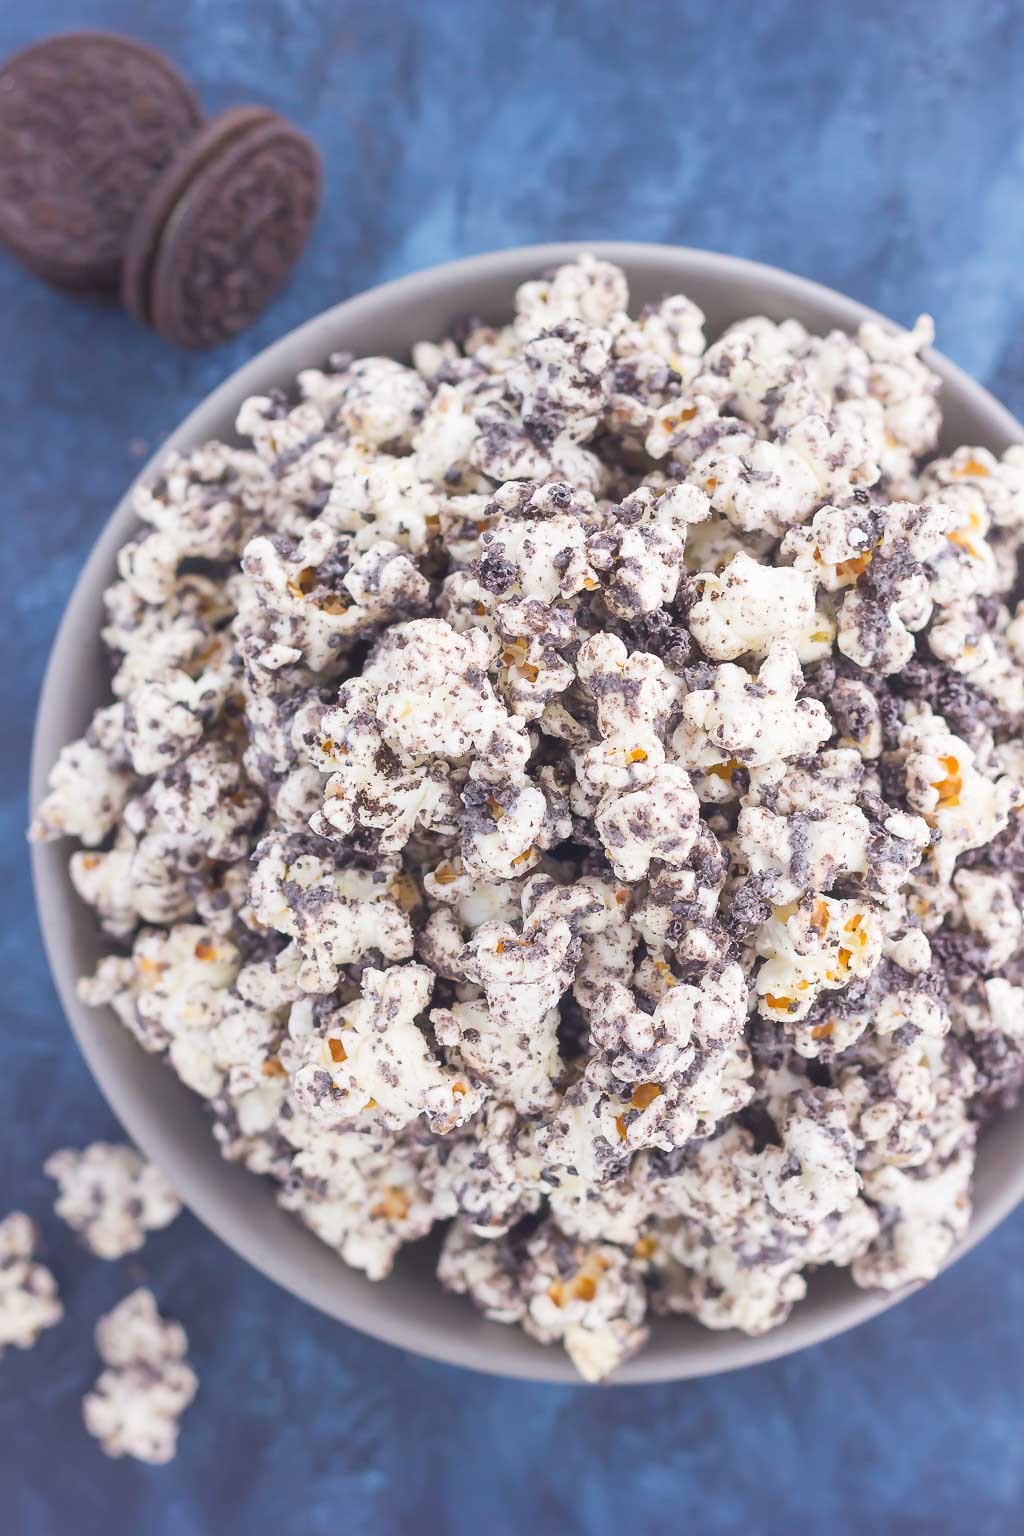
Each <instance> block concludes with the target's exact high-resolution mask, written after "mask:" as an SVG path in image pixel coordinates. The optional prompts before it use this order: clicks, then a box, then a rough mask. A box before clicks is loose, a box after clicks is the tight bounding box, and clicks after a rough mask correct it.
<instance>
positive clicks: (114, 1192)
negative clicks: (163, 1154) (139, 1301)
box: [43, 1141, 181, 1259]
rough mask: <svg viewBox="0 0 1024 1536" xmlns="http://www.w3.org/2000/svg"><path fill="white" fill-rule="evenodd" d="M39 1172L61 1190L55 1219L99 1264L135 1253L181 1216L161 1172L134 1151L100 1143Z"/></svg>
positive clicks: (67, 1153) (55, 1156)
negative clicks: (77, 1237)
mask: <svg viewBox="0 0 1024 1536" xmlns="http://www.w3.org/2000/svg"><path fill="white" fill-rule="evenodd" d="M43 1172H44V1173H46V1174H47V1175H48V1177H49V1178H51V1179H56V1181H57V1185H58V1188H59V1190H60V1193H59V1195H58V1196H57V1199H56V1201H55V1202H54V1210H55V1211H56V1212H57V1215H58V1216H60V1217H61V1219H62V1220H64V1221H66V1222H67V1224H68V1226H69V1227H71V1228H73V1230H74V1231H76V1232H78V1233H79V1234H80V1235H81V1238H82V1241H83V1242H84V1243H85V1246H86V1247H87V1248H88V1249H89V1250H90V1252H91V1253H94V1254H96V1256H97V1257H98V1258H101V1259H120V1258H123V1257H124V1255H125V1254H126V1253H136V1252H137V1251H138V1249H140V1248H141V1247H142V1245H143V1243H144V1242H145V1240H146V1233H147V1232H150V1231H154V1230H156V1229H157V1228H159V1227H166V1226H167V1225H169V1223H170V1222H172V1221H173V1220H174V1218H175V1217H176V1216H177V1214H178V1212H179V1211H180V1210H181V1201H180V1200H179V1199H178V1197H177V1195H176V1194H175V1193H174V1191H173V1189H172V1188H171V1186H170V1185H169V1184H168V1182H167V1180H166V1179H165V1178H164V1176H163V1174H162V1173H161V1172H160V1170H159V1169H158V1168H154V1167H153V1165H152V1163H147V1162H145V1161H144V1160H143V1159H142V1158H141V1157H140V1156H139V1154H138V1153H137V1152H136V1151H135V1150H134V1148H132V1147H117V1146H110V1145H108V1143H106V1142H102V1141H97V1142H94V1143H93V1145H92V1146H91V1147H86V1148H85V1150H84V1151H82V1152H76V1151H75V1150H73V1149H72V1148H70V1147H67V1148H65V1149H64V1150H63V1151H61V1152H53V1153H51V1154H50V1156H49V1157H48V1158H47V1159H46V1163H45V1164H44V1167H43Z"/></svg>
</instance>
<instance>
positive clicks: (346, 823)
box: [2, 256, 1024, 1458]
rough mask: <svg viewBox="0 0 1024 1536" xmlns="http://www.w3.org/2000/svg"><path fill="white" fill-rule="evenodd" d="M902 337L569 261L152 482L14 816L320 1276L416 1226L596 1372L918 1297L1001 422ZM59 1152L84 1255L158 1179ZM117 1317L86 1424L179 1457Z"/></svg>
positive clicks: (982, 1046)
mask: <svg viewBox="0 0 1024 1536" xmlns="http://www.w3.org/2000/svg"><path fill="white" fill-rule="evenodd" d="M931 335H932V329H931V323H930V322H929V321H927V320H921V321H919V322H918V324H917V325H916V326H915V327H914V329H913V330H912V331H908V332H902V331H897V330H895V329H889V328H886V327H884V326H879V325H877V324H865V325H863V326H861V327H860V329H859V331H858V332H857V334H856V335H854V336H851V335H846V334H844V333H841V332H833V333H832V334H830V335H828V336H825V337H818V336H812V335H809V334H808V333H807V331H806V330H805V329H804V327H803V326H802V325H800V324H799V323H798V322H797V321H795V320H786V321H782V322H781V323H780V322H774V321H770V320H768V319H765V318H764V317H757V316H755V317H752V318H749V319H744V320H739V321H737V322H736V323H735V324H734V325H732V326H730V328H729V329H728V330H727V331H726V332H725V333H724V334H723V335H721V336H719V337H717V338H713V339H711V340H710V342H709V341H708V339H707V338H706V337H705V333H704V317H703V316H702V315H701V313H700V311H699V309H698V308H697V307H696V306H695V305H694V304H693V303H692V302H691V301H690V300H689V299H687V298H686V297H685V296H683V295H672V296H668V297H666V298H664V299H663V300H662V301H661V302H660V303H658V304H655V305H653V306H648V307H647V308H645V309H643V310H641V311H640V313H639V314H636V315H633V316H630V314H629V294H628V289H627V284H626V280H625V277H624V275H623V274H622V273H621V272H620V271H619V270H618V269H617V268H616V267H615V266H613V265H611V264H610V263H608V262H605V261H601V260H598V259H596V258H594V257H589V256H584V257H581V258H580V259H579V260H578V261H575V262H572V263H569V264H568V265H566V266H563V267H561V268H559V269H558V270H557V271H554V272H550V273H547V274H544V275H542V276H539V277H538V278H537V279H536V280H535V281H532V282H529V283H526V284H524V285H523V287H522V288H521V289H520V290H519V293H518V294H517V297H516V303H515V312H514V314H513V315H512V316H511V317H510V319H509V323H508V324H507V325H505V326H498V327H494V326H484V325H481V324H480V323H478V322H476V321H470V322H467V323H466V324H465V325H463V326H461V327H460V328H459V329H458V332H457V335H456V336H453V337H452V338H449V339H446V340H443V341H441V342H435V341H429V342H423V343H421V344H420V345H418V346H417V347H415V348H414V350H413V363H412V366H407V365H406V364H404V363H402V362H400V361H396V360H394V359H389V358H372V357H371V358H360V359H353V358H351V357H349V356H337V357H335V358H332V359H331V360H330V362H329V363H328V365H327V366H326V367H325V368H324V369H322V370H321V369H309V370H306V371H305V372H304V373H302V374H301V375H300V377H299V379H298V381H297V384H296V387H295V390H294V391H293V393H292V394H290V395H288V394H285V393H282V392H274V393H272V394H270V395H265V396H259V397H254V398H253V399H251V400H249V401H247V402H246V404H245V405H244V406H243V408H242V410H241V412H240V415H239V421H238V427H239V431H240V433H241V435H242V436H243V437H245V438H248V439H249V441H250V443H251V446H250V447H246V448H229V447H225V446H223V445H220V444H216V443H213V444H207V445H205V446H203V447H201V448H199V449H197V450H195V451H194V452H192V453H191V454H185V455H181V454H178V455H175V456H174V457H173V458H172V459H171V460H170V461H169V462H168V463H167V465H166V467H165V469H164V471H163V474H162V476H161V478H160V479H159V480H158V481H157V482H156V483H155V484H154V485H152V486H150V487H147V488H146V489H145V490H143V491H140V492H139V493H138V494H137V511H138V514H139V519H140V523H141V525H142V528H141V532H140V533H139V534H138V535H137V537H136V538H134V539H133V540H132V542H131V543H130V544H129V545H128V546H126V548H125V549H124V550H123V551H122V554H121V557H120V559H119V562H118V579H117V580H116V581H115V583H114V584H113V586H112V587H111V588H110V591H109V592H108V594H107V600H106V618H105V624H104V627H103V638H104V641H105V643H106V645H107V648H108V651H109V653H110V660H111V669H112V700H113V701H112V702H111V703H109V704H107V705H105V706H104V707H103V708H102V709H100V710H99V711H98V712H97V714H96V716H95V718H94V719H93V721H92V723H91V725H90V727H89V730H88V731H87V733H86V735H85V736H84V737H83V738H82V740H80V741H78V742H74V743H72V744H70V745H69V746H67V747H65V749H64V750H63V752H62V753H61V754H60V757H59V759H58V761H57V763H56V764H55V766H54V768H53V771H52V775H51V780H50V791H49V793H48V795H47V796H46V797H45V799H44V800H43V802H42V804H41V805H40V806H39V807H38V809H37V812H36V818H35V821H34V822H33V826H32V833H31V835H32V836H33V837H35V838H39V839H53V838H59V837H64V836H69V837H73V838H75V839H77V841H78V842H79V843H80V844H82V845H83V846H82V848H81V849H80V850H79V851H77V852H75V853H74V854H72V859H71V873H72V878H73V880H74V883H75V885H76V888H77V889H78V891H79V893H80V894H81V896H82V898H83V899H84V900H85V901H86V902H88V903H89V904H90V905H91V906H92V907H94V909H95V911H96V914H97V919H98V921H99V923H100V924H101V926H102V928H103V929H104V931H105V932H107V933H108V934H109V935H110V937H111V939H112V940H115V941H117V942H118V943H119V944H120V946H121V947H120V948H119V949H117V950H112V952H111V953H110V954H109V955H108V956H107V957H106V958H105V959H103V960H102V961H101V963H100V965H99V967H98V969H97V971H96V974H95V976H93V977H90V978H86V979H84V980H83V982H82V984H81V986H82V995H83V996H84V997H85V998H86V1000H87V1001H89V1002H90V1003H93V1004H95V1005H97V1006H100V1005H110V1006H112V1007H113V1009H114V1011H115V1012H116V1014H117V1015H118V1016H119V1018H120V1019H121V1020H122V1021H123V1023H124V1024H125V1026H126V1027H127V1028H128V1029H129V1030H130V1031H131V1032H132V1033H133V1034H134V1035H135V1037H136V1038H137V1040H138V1041H139V1043H140V1044H141V1045H142V1046H143V1048H144V1049H146V1050H148V1051H152V1052H155V1053H158V1054H162V1055H164V1056H165V1057H166V1059H167V1061H168V1062H169V1064H170V1065H171V1066H172V1068H173V1069H174V1070H175V1071H176V1072H177V1073H178V1075H179V1076H180V1077H181V1078H182V1079H183V1080H184V1081H185V1082H186V1083H187V1084H188V1085H189V1086H190V1087H192V1088H193V1089H194V1090H195V1091H196V1092H197V1093H199V1094H200V1095H202V1096H203V1098H204V1099H205V1100H206V1101H207V1103H208V1105H209V1108H210V1112H211V1116H212V1120H213V1127H214V1132H215V1135H216V1138H217V1140H218V1142H219V1144H220V1146H221V1149H222V1151H223V1153H224V1155H225V1156H226V1157H229V1158H232V1159H235V1160H238V1161H240V1162H242V1163H244V1164H245V1166H246V1167H248V1168H250V1169H252V1170H253V1171H256V1172H260V1173H263V1174H269V1175H270V1176H272V1177H273V1178H274V1179H276V1180H277V1181H278V1183H279V1184H280V1185H281V1186H282V1189H281V1200H282V1202H283V1204H284V1205H285V1206H286V1207H287V1208H288V1209H289V1210H292V1211H294V1212H295V1213H296V1214H297V1215H298V1217H299V1218H300V1219H301V1220H303V1221H304V1222H306V1223H307V1224H308V1225H309V1226H310V1227H311V1228H312V1230H313V1231H314V1232H316V1233H317V1234H318V1235H319V1236H320V1237H321V1238H322V1239H323V1241H324V1242H326V1243H328V1244H329V1245H330V1246H332V1247H333V1248H335V1249H336V1250H337V1252H338V1253H339V1255H340V1256H341V1258H342V1259H344V1260H345V1261H346V1262H347V1263H349V1264H352V1265H354V1266H356V1267H358V1268H361V1269H363V1270H364V1271H365V1272H366V1273H367V1274H368V1275H370V1276H371V1277H372V1278H374V1279H379V1278H383V1277H384V1276H385V1275H386V1274H387V1273H388V1272H389V1270H390V1268H391V1266H392V1264H393V1262H394V1259H395V1255H396V1254H397V1253H398V1251H399V1250H400V1248H401V1247H402V1245H403V1244H405V1243H408V1242H413V1241H415V1240H417V1239H419V1238H421V1237H423V1236H424V1235H425V1234H426V1233H427V1232H428V1231H429V1230H430V1229H431V1227H432V1226H433V1225H435V1224H436V1223H441V1222H450V1227H449V1230H448V1233H447V1236H446V1238H445V1241H444V1245H443V1250H442V1257H441V1260H440V1265H439V1270H438V1273H439V1278H440V1281H441V1283H442V1284H444V1285H446V1286H448V1287H450V1288H452V1289H454V1290H456V1291H459V1292H460V1293H464V1294H466V1295H468V1296H469V1297H470V1298H471V1299H472V1300H473V1301H474V1302H475V1303H476V1305H477V1306H478V1307H480V1308H481V1309H482V1310H483V1311H484V1312H485V1313H486V1315H487V1316H488V1317H491V1318H495V1319H497V1320H499V1321H504V1322H516V1323H519V1324H521V1325H522V1326H523V1327H524V1328H525V1329H526V1330H527V1331H528V1332H529V1333H530V1334H531V1335H532V1336H533V1337H535V1338H538V1339H540V1340H541V1341H542V1342H544V1343H550V1342H555V1341H558V1342H560V1343H562V1344H563V1345H564V1347H565V1348H566V1349H567V1350H568V1352H569V1354H570V1356H571V1358H572V1359H573V1361H574V1362H575V1363H576V1365H577V1366H578V1368H579V1370H580V1371H581V1372H582V1373H583V1374H584V1375H585V1376H586V1377H588V1378H589V1379H598V1378H600V1377H603V1376H605V1375H607V1374H608V1373H609V1372H610V1371H612V1370H614V1369H615V1368H616V1367H617V1366H618V1365H619V1364H620V1363H621V1362H622V1361H624V1360H626V1359H627V1358H628V1357H629V1355H630V1354H632V1353H633V1352H634V1351H635V1350H636V1349H638V1348H640V1347H641V1345H642V1342H643V1339H644V1336H645V1330H646V1323H645V1314H646V1312H647V1310H648V1308H653V1309H654V1310H655V1311H659V1312H665V1313H678V1312H683V1313H688V1314H689V1315H691V1316H693V1317H695V1318H696V1319H697V1320H698V1321H700V1322H701V1323H703V1324H704V1325H705V1326H707V1327H711V1328H723V1327H737V1328H742V1329H746V1330H747V1331H748V1332H752V1333H758V1332H762V1331H764V1330H765V1329H768V1328H772V1327H775V1326H777V1325H778V1324H780V1323H782V1322H783V1321H784V1320H785V1318H786V1316H787V1315H788V1313H789V1311H790V1309H791V1308H792V1306H793V1305H794V1304H795V1303H796V1302H798V1301H799V1300H800V1298H801V1297H802V1296H803V1295H804V1293H805V1291H806V1288H807V1281H808V1277H809V1275H810V1274H811V1273H812V1272H813V1271H814V1270H815V1269H816V1268H818V1267H820V1266H821V1265H824V1264H834V1265H839V1266H842V1267H845V1268H849V1269H850V1271H851V1273H852V1276H853V1279H854V1281H855V1282H856V1283H858V1284H861V1285H867V1286H880V1287H884V1288H889V1289H893V1288H896V1287H902V1286H904V1285H908V1284H913V1283H919V1282H921V1281H923V1280H925V1279H928V1278H929V1277H930V1276H931V1275H933V1274H934V1273H935V1272H936V1270H937V1269H938V1268H939V1267H940V1266H941V1264H942V1263H943V1261H944V1260H945V1258H946V1256H947V1255H948V1253H949V1251H950V1249H951V1247H952V1245H953V1244H954V1243H955V1242H956V1241H957V1240H958V1239H959V1238H960V1237H961V1236H962V1235H963V1233H964V1231H965V1229H966V1226H967V1223H968V1220H969V1217H970V1198H971V1193H970V1192H971V1178H972V1170H973V1166H974V1158H975V1152H976V1144H977V1139H978V1133H979V1130H980V1129H981V1128H982V1126H983V1124H984V1121H985V1119H986V1117H988V1116H989V1115H991V1114H993V1113H996V1112H998V1111H999V1110H1000V1109H1002V1108H1005V1107H1006V1106H1007V1105H1009V1104H1011V1103H1013V1102H1014V1101H1015V1099H1016V1096H1017V1094H1018V1092H1019V1089H1020V1085H1021V1082H1022V1081H1024V1023H1022V1022H1021V1021H1022V1020H1024V954H1022V948H1024V946H1022V936H1024V918H1022V898H1024V819H1022V811H1024V792H1022V789H1021V780H1022V777H1024V745H1022V724H1024V606H1021V607H1018V606H1017V605H1015V604H1014V602H1013V600H1012V596H1011V590H1012V587H1013V584H1014V581H1015V579H1016V567H1017V560H1018V556H1019V554H1020V552H1021V549H1022V546H1024V453H1022V451H1021V450H1020V449H1019V448H1012V449H1010V450H1009V451H1008V452H1007V453H1006V454H1005V455H1003V457H1002V458H999V457H997V456H996V455H994V454H992V453H991V452H990V451H989V450H988V449H986V448H984V447H981V446H970V445H968V446H965V447H962V448H958V449H957V450H956V451H955V452H953V453H950V454H946V455H944V456H942V457H939V456H937V445H938V440H939V432H940V427H941V414H940V405H939V397H938V379H937V377H936V376H935V374H934V373H933V372H932V370H931V369H930V367H929V366H928V363H927V360H926V359H925V357H924V356H923V355H922V353H923V349H924V348H925V347H926V346H927V344H928V343H929V342H930V340H931ZM50 1171H51V1172H52V1173H53V1174H54V1176H55V1177H56V1178H57V1179H58V1181H59V1182H60V1185H61V1196H60V1200H59V1203H58V1209H59V1210H60V1211H61V1213H62V1214H63V1215H65V1217H66V1219H68V1220H69V1221H70V1222H71V1224H72V1225H73V1226H75V1227H76V1228H78V1229H79V1230H81V1231H82V1233H83V1235H84V1237H85V1240H86V1241H87V1242H88V1243H89V1245H90V1246H91V1247H93V1249H94V1250H95V1251H97V1252H100V1253H106V1254H113V1253H120V1252H126V1251H130V1250H131V1249H132V1248H133V1247H135V1246H137V1244H138V1242H139V1241H141V1237H142V1233H143V1230H144V1229H145V1228H147V1227H151V1226H154V1225H160V1224H161V1223H162V1222H164V1221H166V1220H170V1219H171V1216H172V1215H173V1211H174V1208H175V1202H174V1200H173V1196H171V1195H170V1192H169V1191H167V1190H166V1189H165V1188H164V1187H163V1186H162V1185H161V1186H159V1187H158V1185H157V1184H155V1183H153V1182H152V1179H153V1177H154V1176H153V1175H152V1174H151V1171H148V1170H146V1169H145V1168H144V1166H143V1165H141V1163H139V1162H137V1161H136V1159H135V1154H133V1153H131V1152H130V1150H129V1149H125V1148H106V1147H94V1148H91V1149H88V1150H87V1151H86V1152H85V1153H83V1154H77V1153H60V1154H56V1155H55V1157H54V1158H53V1159H52V1160H51V1164H50ZM17 1230H18V1231H20V1228H19V1229H17ZM20 1240H21V1242H22V1244H23V1245H24V1241H25V1240H24V1237H22V1238H21V1239H20ZM13 1242H14V1236H10V1237H9V1238H8V1245H9V1246H10V1244H12V1243H13ZM12 1252H13V1249H12ZM30 1254H31V1249H30V1246H29V1248H27V1249H25V1251H24V1252H22V1251H21V1250H20V1249H19V1250H18V1256H17V1257H16V1258H12V1259H9V1260H8V1263H7V1268H6V1270H5V1271H3V1272H2V1273H4V1274H11V1273H13V1272H14V1269H17V1273H18V1275H19V1276H21V1277H22V1278H19V1279H17V1280H16V1281H15V1282H13V1288H12V1287H9V1290H10V1291H11V1294H12V1295H14V1294H15V1293H16V1294H17V1296H19V1297H23V1298H24V1299H23V1300H22V1301H21V1302H19V1303H18V1304H19V1305H21V1306H22V1307H23V1308H24V1309H25V1315H26V1322H25V1325H24V1326H25V1332H26V1338H28V1337H31V1335H32V1333H33V1332H34V1329H35V1327H37V1326H42V1325H43V1324H44V1323H45V1322H48V1321H52V1320H54V1309H57V1315H59V1303H57V1302H56V1300H55V1298H54V1297H53V1295H52V1293H51V1292H49V1291H48V1290H47V1288H46V1285H45V1283H44V1282H43V1281H42V1280H40V1279H39V1278H38V1277H39V1276H40V1275H45V1271H42V1270H40V1269H39V1268H38V1266H36V1267H33V1266H32V1264H31V1256H30ZM17 1266H21V1267H20V1269H18V1268H17ZM33 1277H35V1278H33ZM7 1305H8V1310H9V1311H10V1310H11V1309H12V1308H13V1306H14V1302H13V1301H10V1302H8V1304H7ZM33 1309H35V1310H34V1311H33ZM32 1317H35V1318H36V1321H35V1322H33V1321H32V1320H31V1319H32ZM124 1339H128V1340H131V1341H133V1342H131V1343H130V1345H125V1344H122V1342H121V1341H122V1340H124ZM101 1347H102V1348H103V1350H104V1352H105V1355H106V1357H107V1359H108V1363H109V1365H110V1369H109V1370H108V1371H107V1372H106V1373H105V1375H104V1378H103V1382H104V1383H105V1385H102V1386H101V1390H100V1391H99V1393H98V1394H97V1396H95V1397H94V1398H92V1399H90V1403H91V1404H92V1406H91V1407H90V1408H89V1409H88V1413H89V1414H90V1415H91V1419H92V1423H91V1427H93V1428H94V1431H95V1432H96V1433H98V1434H100V1435H101V1437H102V1438H103V1439H104V1441H105V1443H106V1444H107V1445H108V1447H109V1448H110V1449H112V1450H114V1451H115V1452H116V1451H118V1450H128V1451H131V1452H132V1453H133V1454H144V1455H149V1456H150V1457H154V1458H159V1457H161V1456H163V1455H166V1454H169V1452H170V1449H172V1448H173V1434H174V1423H175V1419H176V1414H177V1412H178V1411H180V1408H181V1407H182V1406H183V1405H184V1403H185V1402H186V1401H187V1399H188V1397H189V1396H190V1395H191V1391H192V1390H193V1385H194V1383H193V1379H192V1378H191V1374H190V1373H189V1372H188V1369H187V1367H185V1366H184V1365H183V1364H182V1363H181V1356H182V1355H183V1353H184V1341H183V1338H182V1337H181V1336H180V1334H178V1333H177V1332H176V1331H175V1330H174V1329H173V1328H170V1329H169V1330H168V1329H167V1328H166V1326H165V1325H163V1324H161V1323H160V1322H159V1320H158V1319H157V1318H156V1315H155V1312H154V1311H153V1306H152V1301H151V1299H146V1296H145V1293H139V1294H138V1295H137V1296H136V1297H135V1298H132V1299H130V1301H129V1302H126V1303H124V1304H123V1307H122V1309H119V1311H118V1312H117V1313H115V1314H113V1317H112V1319H111V1320H110V1321H109V1323H108V1324H107V1325H106V1331H105V1333H104V1335H103V1342H102V1344H101Z"/></svg>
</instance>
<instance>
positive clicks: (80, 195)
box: [0, 32, 202, 289]
mask: <svg viewBox="0 0 1024 1536" xmlns="http://www.w3.org/2000/svg"><path fill="white" fill-rule="evenodd" d="M201 121H202V113H201V110H200V107H199V104H198V102H197V101H196V98H195V97H194V95H193V94H192V92H191V90H190V89H189V87H188V85H187V84H186V83H185V81H184V80H183V79H182V78H181V76H180V75H179V74H178V72H177V70H176V69H175V68H174V66H173V65H172V64H171V63H170V62H169V61H168V60H167V59H165V58H164V57H163V56H162V55H161V54H159V53H157V52H156V51H155V50H154V49H152V48H148V47H147V46H146V45H145V44H144V43H140V42H137V41H135V40H134V39H133V38H127V37H120V36H116V35H114V34H112V33H105V32H71V33H65V34H63V35H61V36H59V37H54V38H50V39H48V40H47V41H45V42H42V43H37V44H35V45H34V46H33V47H31V48H26V49H24V50H23V51H22V52H21V53H18V54H15V55H14V56H13V58H10V59H8V60H7V61H6V63H5V64H4V65H3V66H2V68H0V241H2V242H3V243H4V244H5V245H7V246H8V247H9V248H10V249H11V250H12V251H13V252H14V253H15V255H17V256H18V257H19V258H20V259H21V260H22V262H24V264H25V265H26V266H28V267H29V268H30V269H31V270H32V271H33V272H34V273H35V274H36V275H37V276H39V277H41V278H43V279H45V280H46V281H48V282H52V283H56V284H59V285H60V286H62V287H68V288H84V289H89V288H92V289H104V288H116V287H117V284H118V279H119V274H120V269H121V260H122V255H123V251H124V245H125V240H126V238H127V234H128V230H129V228H130V226H131V223H132V221H133V219H134V217H135V215H136V213H137V211H138V208H139V205H140V203H141V202H142V200H143V198H144V196H145V193H146V192H147V191H148V189H149V187H150V186H151V185H152V183H153V181H154V178H156V177H158V176H159V175H160V173H161V171H163V170H164V169H165V168H166V167H167V166H168V165H169V164H170V163H171V161H172V160H173V159H174V156H175V154H176V153H177V152H178V150H179V149H180V148H181V147H182V146H183V145H185V144H186V143H188V141H189V140H190V139H191V138H192V136H193V134H194V133H195V131H196V129H197V128H198V126H199V124H200V122H201Z"/></svg>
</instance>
